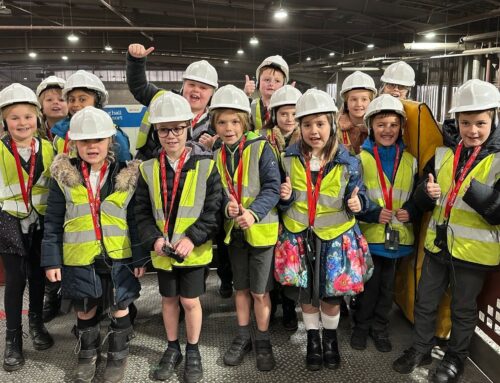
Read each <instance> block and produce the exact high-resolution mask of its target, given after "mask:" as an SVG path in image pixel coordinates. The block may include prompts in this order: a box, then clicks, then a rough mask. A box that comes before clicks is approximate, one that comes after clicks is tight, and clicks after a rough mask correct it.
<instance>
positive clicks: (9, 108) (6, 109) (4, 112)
mask: <svg viewBox="0 0 500 383" xmlns="http://www.w3.org/2000/svg"><path fill="white" fill-rule="evenodd" d="M18 105H27V106H29V107H30V108H32V109H33V112H34V113H35V115H36V117H37V118H38V119H39V120H41V118H42V113H41V112H40V109H39V108H38V107H37V106H35V105H33V104H30V103H28V102H18V103H15V104H11V105H8V106H6V107H4V108H2V120H6V119H7V116H8V115H9V113H10V112H11V111H12V109H14V108H15V107H16V106H18Z"/></svg>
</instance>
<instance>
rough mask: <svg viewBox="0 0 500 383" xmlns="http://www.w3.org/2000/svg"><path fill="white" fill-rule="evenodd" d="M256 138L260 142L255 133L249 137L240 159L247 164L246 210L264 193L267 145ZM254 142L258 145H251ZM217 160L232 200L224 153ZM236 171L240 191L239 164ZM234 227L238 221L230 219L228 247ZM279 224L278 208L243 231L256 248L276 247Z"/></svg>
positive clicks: (244, 194)
mask: <svg viewBox="0 0 500 383" xmlns="http://www.w3.org/2000/svg"><path fill="white" fill-rule="evenodd" d="M256 138H259V135H258V134H256V133H253V132H249V133H247V144H246V146H245V148H244V149H243V153H242V158H240V159H239V160H240V161H243V180H242V197H241V204H242V205H243V207H244V208H248V207H249V206H250V205H251V204H252V203H253V201H254V200H255V198H257V196H258V195H259V192H260V186H261V185H260V170H259V161H260V156H261V155H262V151H263V150H264V146H265V145H266V144H267V141H265V140H262V139H259V140H255V139H256ZM251 140H255V141H254V142H249V141H251ZM215 158H216V161H217V168H218V170H219V174H220V175H221V181H222V187H223V188H224V192H225V193H226V195H227V196H229V195H230V194H229V188H228V184H227V179H226V176H225V171H226V170H225V169H224V165H223V163H222V151H221V149H218V150H217V151H216V152H215ZM234 169H235V171H234V175H233V184H234V187H235V189H236V188H237V186H236V185H237V184H238V171H237V164H235V165H234ZM223 208H225V207H223ZM234 223H235V221H234V219H226V220H225V222H224V230H225V232H226V238H225V239H224V242H225V243H227V244H229V243H230V241H231V231H232V230H233V227H234ZM278 224H279V221H278V212H277V210H276V208H275V207H273V208H272V209H271V210H270V211H269V213H267V215H266V216H265V217H264V218H263V219H261V220H259V221H258V222H257V221H256V222H255V223H254V224H253V225H252V226H250V227H249V228H248V229H245V230H243V235H244V237H245V241H246V242H247V243H248V244H250V245H251V246H253V247H267V246H274V245H275V244H276V241H277V240H278Z"/></svg>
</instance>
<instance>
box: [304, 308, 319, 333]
mask: <svg viewBox="0 0 500 383" xmlns="http://www.w3.org/2000/svg"><path fill="white" fill-rule="evenodd" d="M302 319H303V321H304V326H305V328H306V331H308V330H319V312H317V313H314V314H308V313H305V312H302Z"/></svg>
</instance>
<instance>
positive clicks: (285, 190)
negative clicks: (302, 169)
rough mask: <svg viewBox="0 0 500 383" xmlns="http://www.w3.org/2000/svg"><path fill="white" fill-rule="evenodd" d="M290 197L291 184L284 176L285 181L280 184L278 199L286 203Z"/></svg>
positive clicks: (288, 178)
mask: <svg viewBox="0 0 500 383" xmlns="http://www.w3.org/2000/svg"><path fill="white" fill-rule="evenodd" d="M291 196H292V183H291V181H290V177H288V176H286V181H285V182H284V183H282V184H281V188H280V198H281V199H282V200H283V201H288V200H289V199H290V197H291Z"/></svg>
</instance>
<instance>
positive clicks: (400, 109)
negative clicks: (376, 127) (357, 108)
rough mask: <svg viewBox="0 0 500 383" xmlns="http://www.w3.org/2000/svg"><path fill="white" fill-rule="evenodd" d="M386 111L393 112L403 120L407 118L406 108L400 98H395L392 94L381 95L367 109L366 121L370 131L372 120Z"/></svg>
mask: <svg viewBox="0 0 500 383" xmlns="http://www.w3.org/2000/svg"><path fill="white" fill-rule="evenodd" d="M384 111H386V112H393V113H396V114H399V115H400V116H401V117H402V118H406V113H405V108H404V106H403V103H402V102H401V101H400V100H399V98H396V97H393V96H391V95H390V94H381V95H380V96H378V97H377V98H375V99H374V100H373V101H372V102H370V104H369V105H368V108H366V113H365V116H364V120H365V125H366V126H367V127H368V129H371V127H370V125H371V124H370V118H371V117H373V116H374V115H375V114H377V113H380V112H384Z"/></svg>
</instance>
